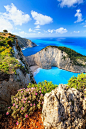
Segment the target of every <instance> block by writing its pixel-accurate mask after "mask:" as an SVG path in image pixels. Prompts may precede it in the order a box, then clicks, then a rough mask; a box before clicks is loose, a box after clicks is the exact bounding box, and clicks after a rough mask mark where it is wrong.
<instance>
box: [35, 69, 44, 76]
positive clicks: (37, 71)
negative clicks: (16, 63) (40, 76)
mask: <svg viewBox="0 0 86 129" xmlns="http://www.w3.org/2000/svg"><path fill="white" fill-rule="evenodd" d="M41 69H42V68H38V69H37V70H36V71H35V72H34V76H35V75H36V74H37V73H39V71H40V70H41Z"/></svg>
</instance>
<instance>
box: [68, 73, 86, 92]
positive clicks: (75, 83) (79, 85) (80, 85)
mask: <svg viewBox="0 0 86 129" xmlns="http://www.w3.org/2000/svg"><path fill="white" fill-rule="evenodd" d="M68 86H69V87H70V88H72V87H73V88H75V89H78V90H84V89H85V88H86V74H84V73H82V74H80V75H79V74H78V76H77V77H74V76H73V77H71V78H70V79H69V81H68Z"/></svg>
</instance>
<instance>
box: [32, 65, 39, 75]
mask: <svg viewBox="0 0 86 129" xmlns="http://www.w3.org/2000/svg"><path fill="white" fill-rule="evenodd" d="M39 69H41V68H40V67H38V66H37V65H34V66H30V70H31V71H32V74H33V76H35V75H36V73H38V71H39Z"/></svg>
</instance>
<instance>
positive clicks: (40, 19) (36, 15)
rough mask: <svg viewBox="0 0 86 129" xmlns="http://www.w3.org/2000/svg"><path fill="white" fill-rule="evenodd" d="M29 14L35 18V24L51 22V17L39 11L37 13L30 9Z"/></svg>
mask: <svg viewBox="0 0 86 129" xmlns="http://www.w3.org/2000/svg"><path fill="white" fill-rule="evenodd" d="M31 15H32V17H33V18H34V20H36V22H35V24H36V25H45V24H49V23H51V22H53V19H52V18H51V17H50V16H46V15H43V14H40V13H37V12H35V11H33V10H32V11H31Z"/></svg>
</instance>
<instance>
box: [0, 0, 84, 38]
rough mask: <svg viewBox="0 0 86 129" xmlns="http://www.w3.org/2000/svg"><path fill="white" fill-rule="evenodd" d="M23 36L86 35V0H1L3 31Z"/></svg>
mask: <svg viewBox="0 0 86 129" xmlns="http://www.w3.org/2000/svg"><path fill="white" fill-rule="evenodd" d="M3 29H7V30H8V31H9V32H11V33H13V34H17V35H19V36H22V37H28V38H29V37H74V36H77V37H78V36H79V37H80V36H81V37H82V36H86V0H0V31H3Z"/></svg>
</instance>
